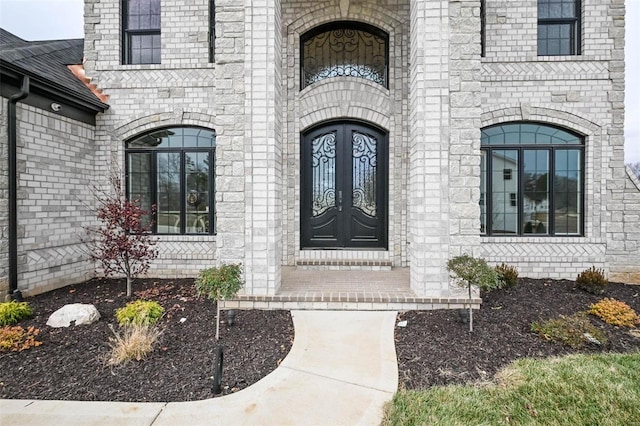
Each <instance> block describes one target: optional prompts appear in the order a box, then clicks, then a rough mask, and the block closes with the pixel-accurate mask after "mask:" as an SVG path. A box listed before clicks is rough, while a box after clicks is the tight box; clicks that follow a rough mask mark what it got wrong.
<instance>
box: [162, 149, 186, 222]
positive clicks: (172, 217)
mask: <svg viewBox="0 0 640 426" xmlns="http://www.w3.org/2000/svg"><path fill="white" fill-rule="evenodd" d="M157 159H158V166H157V167H158V171H157V183H156V184H157V186H158V191H157V192H158V194H157V199H156V206H157V218H158V224H157V227H158V233H160V234H179V233H180V220H181V218H180V169H181V167H180V153H177V152H160V153H158V154H157Z"/></svg>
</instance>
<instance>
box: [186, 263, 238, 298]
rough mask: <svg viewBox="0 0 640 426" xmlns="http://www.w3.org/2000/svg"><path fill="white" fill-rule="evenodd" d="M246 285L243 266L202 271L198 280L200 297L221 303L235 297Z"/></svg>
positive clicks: (226, 266) (226, 265) (230, 265)
mask: <svg viewBox="0 0 640 426" xmlns="http://www.w3.org/2000/svg"><path fill="white" fill-rule="evenodd" d="M243 285H244V280H243V278H242V265H238V264H225V265H221V266H219V267H213V268H207V269H204V270H202V271H200V274H199V275H198V278H197V279H196V291H197V292H198V296H206V297H208V298H209V299H211V300H215V301H219V300H224V299H230V298H232V297H234V296H235V295H236V294H237V293H238V291H240V289H241V288H242V286H243Z"/></svg>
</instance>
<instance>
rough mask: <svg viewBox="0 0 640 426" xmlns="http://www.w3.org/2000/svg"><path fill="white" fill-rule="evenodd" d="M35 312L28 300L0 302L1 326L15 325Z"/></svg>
mask: <svg viewBox="0 0 640 426" xmlns="http://www.w3.org/2000/svg"><path fill="white" fill-rule="evenodd" d="M32 314H33V312H32V311H31V307H30V306H29V304H28V303H27V302H16V301H14V300H12V301H11V302H3V303H0V327H3V326H5V325H14V324H16V323H18V321H21V320H23V319H25V318H28V317H30V316H31V315H32Z"/></svg>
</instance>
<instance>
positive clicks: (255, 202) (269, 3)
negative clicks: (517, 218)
mask: <svg viewBox="0 0 640 426" xmlns="http://www.w3.org/2000/svg"><path fill="white" fill-rule="evenodd" d="M281 45H282V32H281V8H280V1H279V0H246V1H245V49H246V50H245V74H244V76H245V91H246V98H245V127H244V128H245V133H244V149H245V161H244V172H245V173H244V184H245V191H246V192H245V193H246V199H245V210H246V215H245V235H244V241H245V270H246V280H247V284H248V285H249V283H251V284H250V285H251V288H252V290H251V292H252V294H256V295H264V294H269V295H272V294H275V293H276V291H277V290H278V288H279V286H280V272H281V258H282V238H283V236H282V224H283V220H282V84H281V81H282V52H281Z"/></svg>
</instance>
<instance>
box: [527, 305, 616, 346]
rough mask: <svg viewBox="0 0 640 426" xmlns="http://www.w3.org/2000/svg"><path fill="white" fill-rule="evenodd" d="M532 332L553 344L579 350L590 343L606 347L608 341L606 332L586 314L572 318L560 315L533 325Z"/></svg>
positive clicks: (575, 315) (581, 313)
mask: <svg viewBox="0 0 640 426" xmlns="http://www.w3.org/2000/svg"><path fill="white" fill-rule="evenodd" d="M531 331H533V332H535V333H538V334H539V335H540V336H542V337H544V338H545V339H547V340H551V341H553V342H557V343H562V344H564V345H567V346H571V347H572V348H575V349H579V348H581V347H583V346H585V345H586V344H588V343H596V342H598V344H600V345H603V346H604V345H606V344H607V342H608V340H607V337H606V335H605V334H604V332H602V331H601V330H600V329H599V328H598V327H596V326H595V325H593V324H592V323H591V321H589V318H588V317H587V315H586V313H585V312H579V313H577V314H574V315H571V316H564V315H560V316H559V317H558V318H552V319H550V320H547V321H544V322H534V323H532V324H531Z"/></svg>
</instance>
